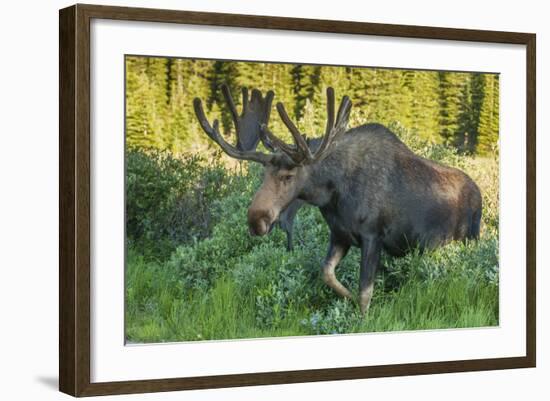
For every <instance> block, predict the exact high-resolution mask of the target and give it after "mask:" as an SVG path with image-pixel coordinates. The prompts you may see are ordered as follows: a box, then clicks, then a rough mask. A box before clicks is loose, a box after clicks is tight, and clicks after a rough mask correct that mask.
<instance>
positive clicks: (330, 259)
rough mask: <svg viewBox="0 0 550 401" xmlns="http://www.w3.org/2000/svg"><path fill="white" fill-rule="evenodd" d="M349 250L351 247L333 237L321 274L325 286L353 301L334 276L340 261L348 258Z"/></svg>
mask: <svg viewBox="0 0 550 401" xmlns="http://www.w3.org/2000/svg"><path fill="white" fill-rule="evenodd" d="M349 248H350V245H348V244H342V243H338V242H337V241H335V239H334V238H333V236H332V235H331V236H330V244H329V248H328V253H327V257H326V259H325V262H324V264H323V267H322V269H321V272H322V276H323V281H324V282H325V284H327V285H328V286H329V287H330V288H332V289H333V290H334V291H336V293H337V294H338V295H340V296H342V297H345V298H350V299H351V298H352V296H351V292H350V291H349V290H348V289H347V288H346V287H344V285H342V283H340V282H339V281H338V279H337V278H336V275H335V274H334V269H335V268H336V266H337V265H338V263H339V262H340V260H342V258H343V257H344V256H346V254H347V253H348V250H349Z"/></svg>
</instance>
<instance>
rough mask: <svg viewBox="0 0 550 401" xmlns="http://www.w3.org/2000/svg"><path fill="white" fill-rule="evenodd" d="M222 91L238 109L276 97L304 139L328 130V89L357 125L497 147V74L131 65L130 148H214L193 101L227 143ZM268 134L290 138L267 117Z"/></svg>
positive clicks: (133, 60) (164, 61) (172, 62)
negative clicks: (249, 95)
mask: <svg viewBox="0 0 550 401" xmlns="http://www.w3.org/2000/svg"><path fill="white" fill-rule="evenodd" d="M222 83H227V84H228V85H229V86H230V88H231V90H232V93H233V97H234V100H235V103H236V104H237V105H238V106H239V105H240V104H241V96H240V88H242V87H246V88H249V89H251V88H253V87H256V88H259V89H260V90H262V91H263V92H264V93H265V92H266V91H268V90H270V89H271V90H274V91H275V94H276V99H275V100H276V101H281V102H283V103H284V104H285V107H286V110H287V111H288V112H289V113H290V114H291V116H292V117H293V118H294V119H295V121H296V123H297V126H298V127H299V128H300V129H301V130H302V131H304V132H305V133H307V134H308V135H310V136H318V135H319V134H320V133H322V132H323V130H324V124H325V119H326V98H325V89H326V88H327V87H328V86H332V87H333V88H334V89H335V91H336V94H337V96H338V98H340V97H342V96H343V95H348V96H350V98H351V100H352V102H353V105H354V106H353V109H352V120H353V121H355V122H356V124H365V123H368V122H378V123H381V124H385V125H388V124H393V123H396V122H398V123H399V124H401V125H402V126H403V127H404V128H406V129H407V130H411V131H413V132H415V135H418V136H420V137H421V138H422V139H425V140H427V141H430V142H434V143H445V144H447V145H450V146H454V147H455V148H457V149H458V150H459V151H465V152H468V153H480V154H484V155H485V154H488V153H490V152H491V151H493V150H494V149H495V148H496V145H497V141H498V129H499V127H498V108H499V96H498V75H496V74H481V73H458V72H447V71H441V72H437V71H419V70H401V69H386V68H363V67H334V66H318V65H305V64H304V65H303V64H274V63H256V62H232V61H219V60H194V59H170V58H160V57H141V56H139V57H138V56H128V57H127V58H126V84H127V87H126V113H127V124H126V137H127V143H128V144H129V145H130V146H133V147H141V148H156V149H161V150H165V149H168V150H170V151H171V152H172V153H175V154H181V153H189V152H192V151H196V150H200V149H204V148H206V147H207V146H211V145H212V144H211V142H209V141H208V140H207V138H206V135H204V133H203V132H202V130H201V128H200V127H199V125H198V123H197V121H196V117H195V115H194V111H193V105H192V101H193V98H195V97H199V98H202V99H203V100H204V101H205V103H206V107H207V109H208V114H209V115H212V119H213V118H218V119H220V121H221V127H222V129H223V132H224V133H225V134H226V135H228V136H230V135H231V134H230V133H231V132H232V131H233V130H234V127H233V124H232V120H231V115H230V113H229V110H228V109H227V107H226V105H225V103H224V100H223V96H222V95H221V91H220V85H221V84H222ZM270 128H271V129H272V131H273V132H275V133H276V134H277V135H280V136H281V137H282V138H285V139H287V140H289V139H290V135H289V133H288V132H287V129H286V128H285V127H284V125H283V124H282V122H281V121H280V119H279V118H277V117H275V118H271V121H270Z"/></svg>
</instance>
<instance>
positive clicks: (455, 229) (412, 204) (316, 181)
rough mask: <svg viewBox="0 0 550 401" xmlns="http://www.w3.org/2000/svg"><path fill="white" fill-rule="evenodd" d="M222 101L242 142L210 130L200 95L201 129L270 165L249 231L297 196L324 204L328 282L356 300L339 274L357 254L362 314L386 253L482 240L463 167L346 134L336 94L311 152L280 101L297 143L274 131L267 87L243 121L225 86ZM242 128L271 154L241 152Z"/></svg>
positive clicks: (344, 103) (347, 106)
mask: <svg viewBox="0 0 550 401" xmlns="http://www.w3.org/2000/svg"><path fill="white" fill-rule="evenodd" d="M243 95H244V93H243ZM224 96H225V97H226V100H227V103H228V105H229V109H230V112H231V114H232V116H233V120H234V122H235V126H236V127H235V128H236V134H237V146H233V145H231V144H229V143H228V142H227V141H225V139H224V138H223V137H222V136H221V134H220V131H219V123H218V120H214V123H213V124H212V125H210V123H209V121H208V119H207V118H206V116H205V113H204V110H203V108H202V103H201V100H200V99H198V98H195V99H194V102H193V105H194V109H195V114H196V116H197V118H198V121H199V123H200V125H201V127H202V129H203V130H204V131H205V133H206V134H207V135H208V136H209V137H210V138H211V139H212V140H213V141H214V142H216V143H217V144H218V145H219V146H220V148H221V149H222V150H223V151H224V152H225V153H227V154H228V155H229V156H231V157H233V158H236V159H240V160H249V161H254V162H257V163H260V164H262V165H263V166H264V179H263V183H262V184H261V186H260V188H259V189H258V191H257V192H256V194H255V196H254V198H253V200H252V203H251V204H250V206H249V208H248V226H249V231H250V233H251V235H265V234H267V233H268V232H269V231H270V230H271V228H272V226H273V224H274V222H276V221H277V219H278V218H279V216H280V215H281V213H283V212H284V211H285V210H286V209H287V208H288V207H289V205H291V204H292V202H294V201H295V200H299V201H302V202H305V203H308V204H311V205H313V206H316V207H318V208H319V210H320V211H321V214H322V215H323V218H324V219H325V221H326V223H327V224H328V226H329V229H330V241H329V248H328V253H327V256H326V258H325V260H324V263H323V266H322V269H321V272H322V278H323V281H324V282H325V283H326V284H327V285H328V286H330V287H331V288H332V289H333V290H334V291H336V293H338V294H339V295H340V296H343V297H346V298H350V299H353V297H352V294H351V292H350V291H349V290H348V289H347V288H346V287H345V286H344V285H342V283H340V281H338V279H337V278H336V275H335V269H336V267H337V265H338V263H339V262H340V260H341V259H342V258H343V257H345V255H346V254H347V252H348V250H349V249H350V247H351V246H352V245H353V246H356V247H359V248H360V249H361V263H360V274H359V307H360V310H361V313H363V314H364V313H365V312H366V310H367V309H368V307H369V305H370V301H371V298H372V295H373V290H374V278H375V273H376V270H377V268H378V266H379V264H380V255H381V252H382V250H385V251H386V252H387V253H388V254H390V255H392V256H403V255H405V254H406V253H407V252H408V251H410V250H411V249H414V248H418V249H420V250H425V249H433V248H435V247H438V246H441V245H443V244H445V243H448V242H449V241H452V240H463V241H464V240H466V239H477V238H478V237H479V231H480V222H481V211H482V208H481V203H482V201H481V193H480V191H479V188H478V186H477V185H476V184H475V183H474V181H473V180H472V179H471V178H470V177H468V176H467V175H466V174H465V173H463V172H462V171H460V170H458V169H455V168H452V167H448V166H445V165H442V164H440V163H436V162H434V161H431V160H428V159H426V158H423V157H420V156H418V155H416V154H414V153H413V152H412V151H411V150H410V149H409V148H408V147H407V146H406V145H405V144H404V143H403V142H402V141H401V140H400V139H399V138H398V137H397V136H396V135H395V134H394V133H393V132H391V131H390V130H389V129H388V128H386V127H385V126H383V125H380V124H374V123H371V124H366V125H361V126H358V127H355V128H351V129H347V124H348V120H349V116H350V112H351V101H350V99H349V98H348V97H347V96H344V97H343V98H342V100H341V103H340V106H339V109H338V111H337V113H335V99H334V90H333V89H332V88H328V89H327V124H326V130H325V133H324V136H323V137H322V139H321V140H320V142H319V143H318V145H317V146H315V147H310V146H308V143H307V138H306V137H305V135H302V133H301V132H300V131H299V130H298V128H297V127H296V125H295V124H294V123H293V122H292V120H291V119H290V118H289V116H288V114H287V112H286V110H285V107H284V105H283V104H282V103H281V102H278V103H277V105H276V108H277V111H278V114H279V116H280V118H281V120H282V121H283V123H284V125H285V126H286V127H287V128H288V130H289V131H290V133H291V135H292V138H293V140H294V144H293V145H289V144H287V143H285V142H284V141H282V140H281V139H279V138H278V137H277V136H275V135H274V134H273V133H272V132H271V131H270V130H269V128H268V123H269V116H270V108H271V100H272V98H273V93H272V92H271V91H270V92H268V94H267V95H266V97H265V98H262V96H261V93H260V92H259V91H257V90H255V91H253V93H252V100H251V102H250V104H248V101H247V100H248V99H244V98H245V96H243V105H244V106H243V113H242V115H241V116H239V115H238V113H237V111H236V108H235V105H234V103H233V100H232V98H231V95H230V93H229V90H228V89H226V90H224ZM244 129H247V130H252V131H254V132H256V133H257V134H258V137H259V140H261V141H262V142H263V144H264V145H265V147H266V148H267V149H270V150H272V153H269V154H268V153H263V152H259V151H257V150H244V148H243V147H242V145H243V143H242V138H241V135H242V134H243V130H244ZM256 145H257V142H256ZM248 149H252V148H248Z"/></svg>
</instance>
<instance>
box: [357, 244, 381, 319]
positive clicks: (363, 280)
mask: <svg viewBox="0 0 550 401" xmlns="http://www.w3.org/2000/svg"><path fill="white" fill-rule="evenodd" d="M380 252H381V245H380V240H379V239H378V238H368V239H364V240H363V245H362V246H361V270H360V273H359V308H360V310H361V314H365V312H366V311H367V310H368V309H369V306H370V301H371V299H372V294H373V292H374V279H375V277H376V269H377V268H378V265H379V264H380Z"/></svg>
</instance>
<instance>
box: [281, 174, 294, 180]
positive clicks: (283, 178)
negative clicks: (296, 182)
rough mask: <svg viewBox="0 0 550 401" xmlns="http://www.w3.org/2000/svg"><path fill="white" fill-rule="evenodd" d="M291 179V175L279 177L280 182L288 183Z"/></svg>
mask: <svg viewBox="0 0 550 401" xmlns="http://www.w3.org/2000/svg"><path fill="white" fill-rule="evenodd" d="M292 177H294V176H293V175H292V174H285V175H283V176H281V181H282V182H289V181H290V180H292Z"/></svg>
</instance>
